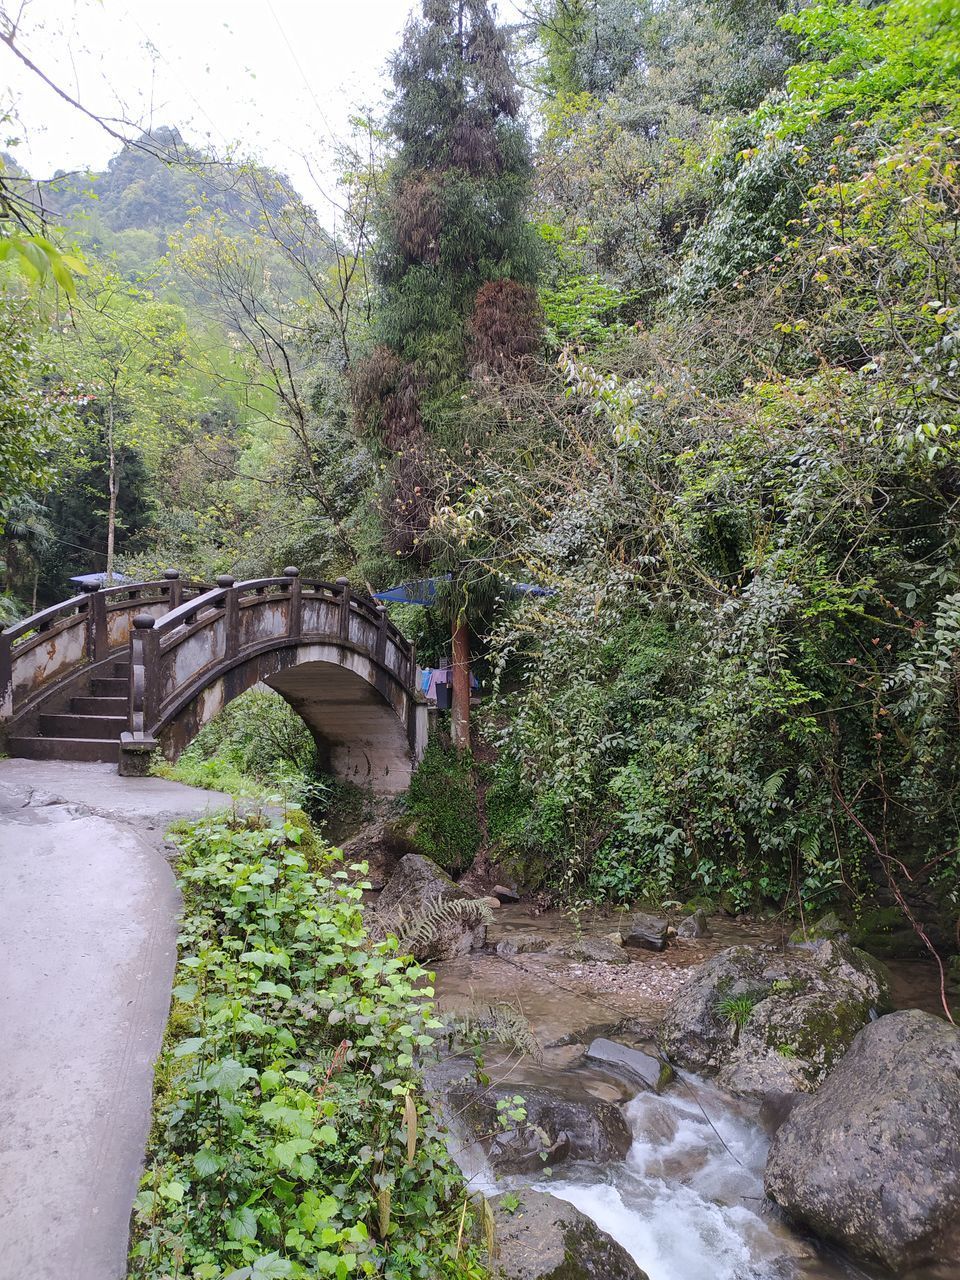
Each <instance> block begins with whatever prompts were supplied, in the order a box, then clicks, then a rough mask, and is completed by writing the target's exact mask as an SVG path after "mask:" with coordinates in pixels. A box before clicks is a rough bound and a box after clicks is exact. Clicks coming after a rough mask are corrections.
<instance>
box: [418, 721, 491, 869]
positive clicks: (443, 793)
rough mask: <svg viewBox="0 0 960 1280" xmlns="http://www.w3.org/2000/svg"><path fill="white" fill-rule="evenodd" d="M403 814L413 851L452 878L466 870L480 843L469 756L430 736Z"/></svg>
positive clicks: (471, 762)
mask: <svg viewBox="0 0 960 1280" xmlns="http://www.w3.org/2000/svg"><path fill="white" fill-rule="evenodd" d="M406 809H407V814H408V817H409V821H408V823H407V828H406V829H407V831H408V834H409V836H410V838H411V839H412V840H413V842H414V844H416V846H417V848H418V849H419V850H420V851H421V852H422V853H425V854H426V855H427V857H429V858H432V859H433V860H434V862H436V863H438V864H439V865H440V866H441V867H443V868H444V870H445V871H448V872H450V874H451V875H458V874H459V873H460V872H462V871H465V870H466V869H467V867H468V866H469V865H470V863H471V862H472V861H473V859H474V857H475V855H476V853H477V850H478V849H479V847H480V842H481V839H482V830H481V827H480V817H479V809H478V800H477V791H476V785H475V782H474V775H473V761H472V760H471V758H470V756H469V755H467V754H463V753H457V752H456V751H454V750H453V749H452V748H449V747H446V746H444V744H443V743H442V742H441V741H440V739H439V737H437V736H434V738H433V739H432V740H431V742H430V744H429V745H428V747H427V750H426V752H425V753H424V757H423V759H422V760H421V761H420V764H419V765H418V766H417V769H416V772H415V773H414V775H413V778H412V779H411V782H410V789H409V791H408V792H407V798H406Z"/></svg>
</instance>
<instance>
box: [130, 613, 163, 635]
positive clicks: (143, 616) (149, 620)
mask: <svg viewBox="0 0 960 1280" xmlns="http://www.w3.org/2000/svg"><path fill="white" fill-rule="evenodd" d="M156 621H157V620H156V618H155V617H154V616H153V614H152V613H138V614H137V616H136V617H135V618H134V620H133V625H134V627H135V628H136V629H137V631H149V630H150V628H151V627H152V626H154V625H155V624H156Z"/></svg>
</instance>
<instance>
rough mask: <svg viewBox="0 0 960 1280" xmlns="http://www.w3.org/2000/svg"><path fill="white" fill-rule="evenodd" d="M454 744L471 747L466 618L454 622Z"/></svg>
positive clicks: (468, 633) (460, 749)
mask: <svg viewBox="0 0 960 1280" xmlns="http://www.w3.org/2000/svg"><path fill="white" fill-rule="evenodd" d="M450 721H451V727H452V729H453V745H454V747H455V748H456V750H457V751H469V749H470V630H469V628H468V626H467V624H466V621H465V620H464V619H462V618H461V619H457V620H455V621H454V624H453V690H452V708H451V714H450Z"/></svg>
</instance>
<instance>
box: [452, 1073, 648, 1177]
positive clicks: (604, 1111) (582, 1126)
mask: <svg viewBox="0 0 960 1280" xmlns="http://www.w3.org/2000/svg"><path fill="white" fill-rule="evenodd" d="M518 1096H519V1097H521V1098H522V1099H523V1103H522V1106H523V1109H524V1110H525V1112H526V1116H525V1118H524V1119H523V1120H515V1119H513V1118H511V1117H510V1116H509V1111H510V1110H512V1109H513V1107H512V1103H513V1099H514V1098H515V1097H518ZM498 1103H501V1104H505V1105H504V1106H500V1107H498V1105H497V1104H498ZM447 1105H448V1109H449V1112H450V1113H451V1114H452V1115H455V1116H457V1117H458V1119H459V1121H460V1122H461V1123H462V1124H464V1125H466V1127H467V1128H468V1130H469V1131H470V1133H471V1134H472V1136H473V1139H474V1141H476V1142H479V1143H480V1145H481V1146H482V1147H483V1149H484V1151H485V1152H486V1154H487V1158H488V1159H489V1161H490V1164H491V1165H492V1167H493V1169H494V1170H495V1171H496V1172H497V1173H498V1174H506V1173H536V1172H538V1171H540V1170H542V1169H544V1168H545V1167H550V1166H552V1165H555V1164H559V1163H561V1162H562V1161H564V1160H595V1161H598V1162H600V1163H608V1162H609V1161H612V1160H622V1159H623V1158H624V1156H625V1155H626V1154H627V1152H628V1151H629V1150H630V1146H631V1144H632V1142H633V1137H632V1135H631V1133H630V1129H629V1126H628V1125H627V1122H626V1120H625V1119H624V1118H623V1113H622V1111H621V1110H620V1108H619V1107H618V1106H616V1105H615V1104H614V1103H612V1102H604V1101H602V1100H601V1099H599V1098H594V1097H591V1096H590V1094H588V1093H585V1092H584V1090H583V1088H582V1086H581V1085H580V1084H579V1083H578V1082H577V1081H576V1079H575V1077H573V1076H571V1077H570V1079H569V1081H568V1082H566V1083H565V1084H560V1085H559V1086H558V1087H557V1088H549V1089H548V1088H545V1087H543V1086H541V1085H529V1084H518V1085H516V1086H511V1087H507V1086H506V1085H493V1086H489V1087H487V1088H482V1087H481V1086H480V1085H477V1084H473V1083H472V1082H462V1083H460V1084H455V1085H453V1086H452V1087H451V1088H450V1089H449V1090H448V1092H447Z"/></svg>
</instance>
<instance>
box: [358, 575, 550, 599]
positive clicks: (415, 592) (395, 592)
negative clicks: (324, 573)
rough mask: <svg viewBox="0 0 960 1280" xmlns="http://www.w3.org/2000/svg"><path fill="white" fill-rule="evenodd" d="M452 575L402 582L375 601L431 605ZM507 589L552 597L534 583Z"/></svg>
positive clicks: (377, 593)
mask: <svg viewBox="0 0 960 1280" xmlns="http://www.w3.org/2000/svg"><path fill="white" fill-rule="evenodd" d="M449 581H450V574H449V573H445V574H444V575H443V577H442V578H417V579H416V581H414V582H401V583H400V584H399V586H396V587H390V588H388V590H386V591H375V592H374V593H373V598H374V600H384V601H387V602H389V603H391V604H422V605H431V604H433V602H434V600H435V599H436V598H437V586H438V584H439V583H441V582H449ZM504 586H505V587H506V589H507V590H508V591H510V592H512V593H513V594H514V595H517V596H552V595H553V592H552V591H551V590H550V588H549V587H538V586H535V585H534V584H533V583H532V582H508V583H504Z"/></svg>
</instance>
